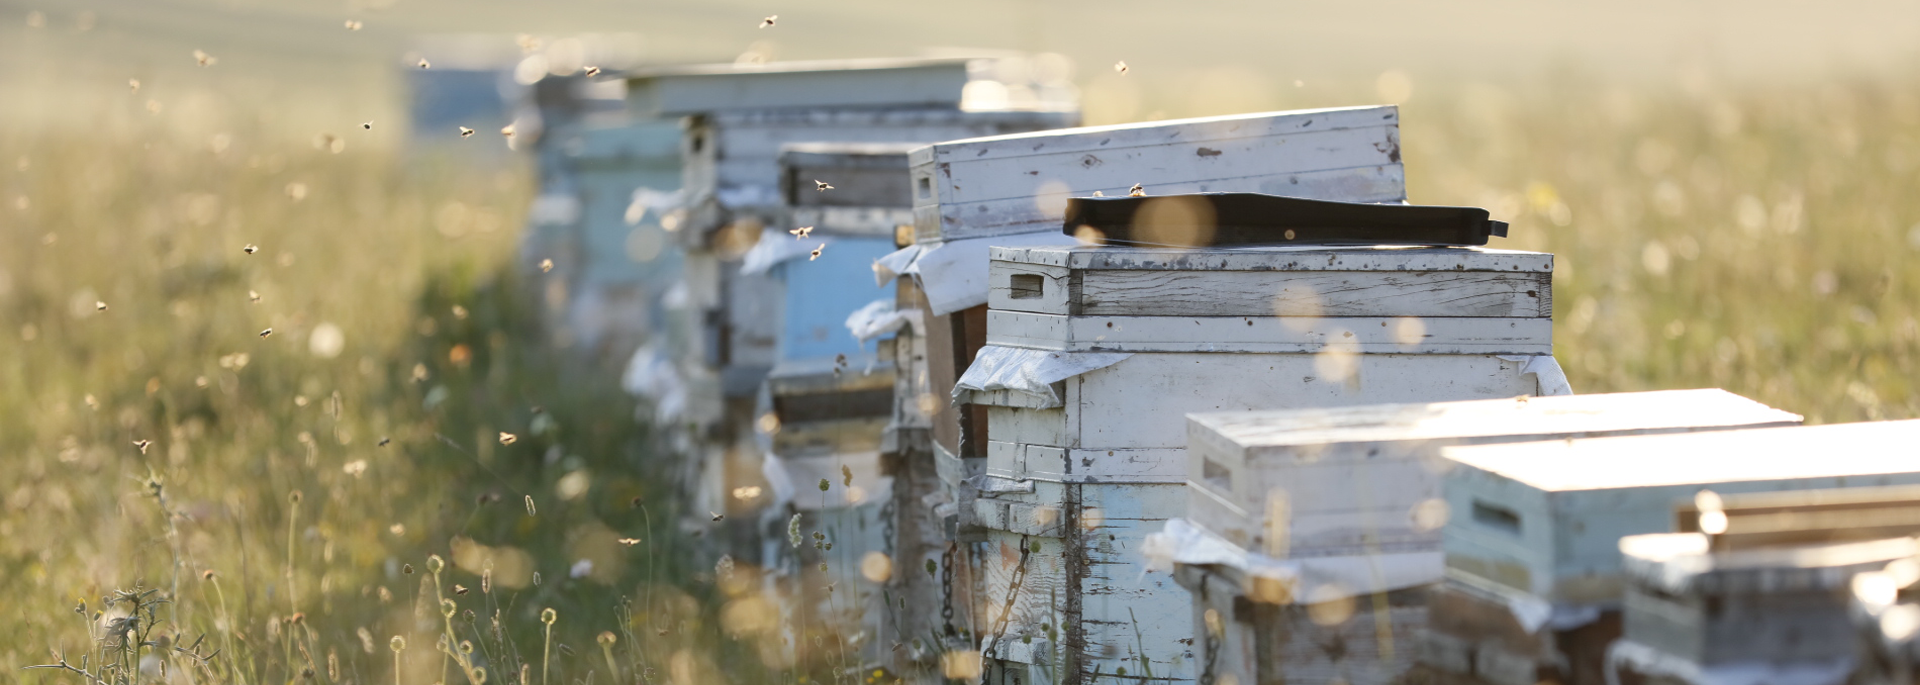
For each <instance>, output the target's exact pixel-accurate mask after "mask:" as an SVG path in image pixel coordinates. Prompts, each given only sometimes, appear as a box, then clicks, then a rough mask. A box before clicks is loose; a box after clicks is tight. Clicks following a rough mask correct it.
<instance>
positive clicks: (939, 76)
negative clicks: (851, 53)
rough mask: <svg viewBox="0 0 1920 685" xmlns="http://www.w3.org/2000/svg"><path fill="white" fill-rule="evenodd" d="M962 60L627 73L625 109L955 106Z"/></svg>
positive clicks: (962, 80)
mask: <svg viewBox="0 0 1920 685" xmlns="http://www.w3.org/2000/svg"><path fill="white" fill-rule="evenodd" d="M967 80H968V77H967V60H964V59H954V58H948V59H871V60H820V61H810V62H783V63H774V64H765V65H751V66H741V65H733V64H707V65H688V66H676V67H662V68H658V69H650V70H644V71H638V72H634V73H633V74H631V75H629V76H628V77H627V101H628V107H629V109H630V110H631V111H634V112H636V113H644V114H648V115H653V116H673V115H684V114H694V113H700V112H712V111H716V110H726V109H757V108H768V107H806V108H815V107H881V106H903V105H904V106H945V107H949V108H952V107H956V106H958V104H959V103H960V90H961V88H962V86H964V85H966V83H967Z"/></svg>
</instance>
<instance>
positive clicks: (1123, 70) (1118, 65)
mask: <svg viewBox="0 0 1920 685" xmlns="http://www.w3.org/2000/svg"><path fill="white" fill-rule="evenodd" d="M1113 70H1114V71H1117V72H1120V75H1121V76H1126V75H1127V63H1126V61H1125V60H1122V61H1119V62H1114V63H1113Z"/></svg>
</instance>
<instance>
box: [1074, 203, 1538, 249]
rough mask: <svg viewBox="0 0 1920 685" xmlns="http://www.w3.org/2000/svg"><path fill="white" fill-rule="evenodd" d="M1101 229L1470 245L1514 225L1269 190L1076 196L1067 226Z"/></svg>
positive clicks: (1179, 239) (1260, 241) (1223, 240)
mask: <svg viewBox="0 0 1920 685" xmlns="http://www.w3.org/2000/svg"><path fill="white" fill-rule="evenodd" d="M1089 230H1091V231H1096V232H1097V234H1096V235H1098V236H1100V238H1101V239H1103V240H1104V241H1105V242H1107V243H1108V244H1117V245H1149V246H1178V247H1214V246H1236V245H1300V244H1318V245H1463V246H1477V245H1485V244H1487V240H1488V238H1490V237H1494V236H1498V237H1502V238H1504V237H1506V236H1507V223H1506V222H1504V221H1495V220H1493V219H1492V218H1491V217H1490V216H1489V215H1488V213H1487V210H1484V209H1481V208H1479V207H1444V206H1435V205H1403V204H1373V203H1365V202H1336V201H1332V200H1310V199H1305V198H1298V197H1286V196H1282V195H1268V194H1264V193H1189V194H1183V195H1160V196H1129V197H1076V198H1072V199H1069V200H1068V201H1067V213H1066V221H1065V222H1063V224H1062V232H1064V233H1066V234H1067V235H1072V236H1084V235H1086V234H1087V232H1088V231H1089Z"/></svg>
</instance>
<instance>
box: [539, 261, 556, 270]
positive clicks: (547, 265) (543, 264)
mask: <svg viewBox="0 0 1920 685" xmlns="http://www.w3.org/2000/svg"><path fill="white" fill-rule="evenodd" d="M552 270H553V260H551V259H542V260H540V273H546V272H549V271H552Z"/></svg>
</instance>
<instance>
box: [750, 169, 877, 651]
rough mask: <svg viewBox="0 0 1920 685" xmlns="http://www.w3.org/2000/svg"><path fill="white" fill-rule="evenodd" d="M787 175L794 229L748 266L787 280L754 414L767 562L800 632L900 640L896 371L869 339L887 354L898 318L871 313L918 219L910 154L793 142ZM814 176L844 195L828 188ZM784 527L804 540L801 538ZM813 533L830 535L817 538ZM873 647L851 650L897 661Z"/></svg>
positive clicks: (774, 235)
mask: <svg viewBox="0 0 1920 685" xmlns="http://www.w3.org/2000/svg"><path fill="white" fill-rule="evenodd" d="M781 167H782V169H783V171H782V175H781V176H782V178H783V179H784V181H783V184H782V185H783V188H782V192H783V194H784V197H785V198H786V200H785V201H786V204H787V208H788V210H787V211H788V216H787V219H786V221H785V223H784V224H783V225H791V226H793V228H791V229H787V230H785V231H779V230H774V229H769V230H768V231H767V232H766V234H765V235H764V236H763V237H762V238H761V240H760V242H759V243H758V244H756V245H755V246H754V247H753V248H752V249H751V250H749V251H748V253H747V255H746V257H745V258H744V259H743V260H742V262H743V263H742V267H741V271H742V272H743V273H746V274H750V275H757V274H763V273H764V274H766V275H767V276H769V277H770V278H771V279H772V280H773V282H774V283H775V284H777V285H778V286H779V293H778V296H779V302H780V307H779V311H778V315H779V317H780V339H779V342H778V344H777V346H776V358H777V361H776V363H775V365H774V367H773V370H772V371H771V372H770V373H769V374H768V376H767V382H766V393H765V394H766V397H765V398H764V404H763V406H762V407H761V408H760V411H761V413H760V418H759V419H757V423H758V425H757V429H758V430H759V431H760V432H761V433H762V434H763V438H762V440H763V441H764V443H765V444H764V445H763V447H764V451H765V456H764V460H765V467H764V469H763V474H764V475H765V477H766V479H767V482H768V484H769V486H770V487H771V488H772V490H773V498H772V499H773V503H774V506H771V507H769V508H768V510H767V512H766V513H765V515H763V517H762V524H763V525H765V526H767V528H768V529H767V530H766V531H765V535H766V540H767V541H768V544H767V545H766V547H765V553H764V554H763V555H762V557H761V563H764V564H766V565H767V566H768V567H769V568H772V569H776V570H777V571H778V573H776V574H775V576H774V577H775V578H777V579H779V581H778V582H777V585H778V586H779V587H778V590H779V593H778V594H779V595H781V596H784V597H790V598H792V599H793V601H792V602H791V603H790V604H791V609H792V611H793V613H794V614H795V616H794V619H795V621H796V623H795V626H796V627H797V626H813V628H812V629H813V630H815V631H822V630H828V629H831V630H834V631H837V632H838V633H839V634H841V635H845V636H852V635H868V636H873V635H888V636H897V635H899V634H900V632H899V630H898V628H899V626H898V624H899V621H900V618H901V617H900V615H899V614H900V609H899V608H898V607H888V606H887V605H886V603H885V602H884V601H883V597H884V596H885V594H886V593H885V592H884V591H883V587H882V586H880V585H878V584H883V583H886V582H887V581H888V580H889V578H890V576H892V575H894V568H895V566H896V563H897V562H898V561H899V557H898V554H899V549H898V546H897V545H896V541H895V540H894V539H893V531H894V529H895V526H896V519H897V517H896V516H895V515H894V514H893V511H894V509H895V507H894V505H893V502H894V498H895V490H896V488H897V487H898V486H897V485H896V478H895V476H896V474H895V473H894V469H891V468H889V467H888V466H887V464H886V463H885V462H886V460H885V459H884V457H883V445H882V443H883V439H884V437H885V435H886V432H887V430H888V426H889V424H890V423H891V421H892V419H893V410H894V406H895V400H894V385H895V382H896V378H895V375H896V374H895V371H896V368H897V367H896V366H895V365H894V363H893V360H892V356H893V355H892V354H891V349H890V348H891V346H892V345H893V344H894V339H892V338H887V339H883V340H877V341H874V342H875V343H876V344H877V345H879V346H880V347H882V348H887V349H882V350H874V351H870V350H868V349H867V344H866V340H867V339H870V338H875V337H879V336H883V335H886V334H889V333H892V332H894V330H895V329H898V328H899V327H900V326H899V324H901V323H903V322H902V321H899V320H898V319H899V317H897V316H895V317H891V319H890V315H891V314H892V312H893V310H892V307H891V304H892V302H891V299H890V298H889V299H887V300H885V301H884V302H882V303H881V304H882V305H885V306H883V307H875V306H873V303H872V302H871V300H873V295H874V292H873V290H872V285H871V284H872V277H871V275H870V273H871V271H870V268H869V265H871V264H872V263H873V261H874V260H875V259H877V258H879V257H880V256H882V255H885V254H887V253H888V252H891V251H893V250H894V249H895V239H896V236H897V235H898V234H900V233H901V232H902V231H901V230H900V229H901V228H902V227H904V226H907V225H908V222H909V221H911V213H910V210H909V209H908V207H907V201H908V190H907V186H908V183H907V169H906V148H905V146H903V145H900V144H874V143H804V144H789V145H787V146H786V147H785V148H784V151H783V152H782V154H781ZM814 179H831V182H832V184H833V185H834V186H835V187H834V188H833V189H832V191H821V190H819V189H818V188H817V186H816V183H815V180H814ZM842 184H844V186H843V185H842ZM850 327H854V328H858V329H861V330H855V331H849V330H848V329H849V328H850ZM821 482H825V483H826V484H827V487H826V488H825V489H821V488H819V485H818V484H819V483H821ZM789 529H792V530H797V531H800V532H802V536H801V538H800V540H799V542H798V543H795V542H793V541H792V540H790V539H789ZM815 532H818V533H820V534H821V535H822V537H821V538H820V539H813V538H812V536H811V533H815ZM816 543H817V544H816ZM874 555H879V556H877V557H876V556H874ZM829 588H832V589H829ZM878 644H879V643H878V642H876V641H874V640H872V639H868V640H866V641H864V642H863V643H861V644H860V645H859V649H860V651H859V652H850V653H859V654H860V655H861V657H862V659H861V663H862V664H863V665H864V664H875V663H880V662H885V661H890V660H891V653H890V651H889V650H880V649H878ZM889 665H891V664H889Z"/></svg>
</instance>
